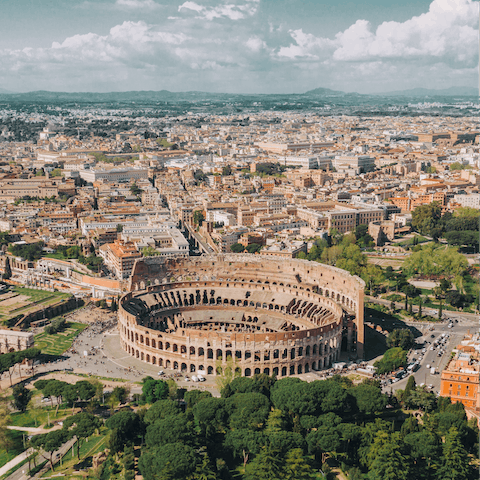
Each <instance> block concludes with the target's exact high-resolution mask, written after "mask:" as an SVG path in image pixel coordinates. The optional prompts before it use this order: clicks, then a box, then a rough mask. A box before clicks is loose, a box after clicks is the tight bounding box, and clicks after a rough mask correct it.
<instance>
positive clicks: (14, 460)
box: [0, 448, 33, 477]
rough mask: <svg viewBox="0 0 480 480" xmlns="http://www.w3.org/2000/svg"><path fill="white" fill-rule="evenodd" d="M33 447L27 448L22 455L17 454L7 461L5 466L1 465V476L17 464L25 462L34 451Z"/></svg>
mask: <svg viewBox="0 0 480 480" xmlns="http://www.w3.org/2000/svg"><path fill="white" fill-rule="evenodd" d="M32 451H33V450H32V449H31V448H29V449H27V450H25V451H24V452H23V453H21V454H20V455H17V456H16V457H15V458H12V460H10V461H9V462H8V463H6V464H5V465H4V466H3V467H0V477H1V476H2V475H5V474H6V473H7V472H8V471H9V470H10V469H12V468H13V467H14V466H15V465H18V464H19V463H21V462H23V461H24V460H25V459H27V458H28V456H29V455H30V454H31V453H32Z"/></svg>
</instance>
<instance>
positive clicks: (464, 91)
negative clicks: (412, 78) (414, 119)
mask: <svg viewBox="0 0 480 480" xmlns="http://www.w3.org/2000/svg"><path fill="white" fill-rule="evenodd" d="M304 95H315V96H331V95H355V96H365V94H361V93H355V92H349V93H346V92H341V91H339V90H331V89H329V88H315V89H314V90H309V91H308V92H305V93H304ZM367 95H370V96H385V97H391V96H404V97H438V96H441V97H444V96H447V97H448V96H478V88H475V87H450V88H445V89H442V90H435V89H432V88H411V89H410V90H395V91H393V92H381V93H372V94H367Z"/></svg>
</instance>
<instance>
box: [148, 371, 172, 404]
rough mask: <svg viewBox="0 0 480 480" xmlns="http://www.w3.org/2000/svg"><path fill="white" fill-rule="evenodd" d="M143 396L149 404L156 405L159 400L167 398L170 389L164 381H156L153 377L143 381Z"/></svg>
mask: <svg viewBox="0 0 480 480" xmlns="http://www.w3.org/2000/svg"><path fill="white" fill-rule="evenodd" d="M142 382H143V386H142V394H143V398H144V399H145V401H146V402H147V403H154V402H156V401H157V400H162V399H164V398H167V396H168V392H169V388H168V384H167V383H166V382H164V381H163V380H155V379H154V378H152V377H145V378H144V379H143V380H142Z"/></svg>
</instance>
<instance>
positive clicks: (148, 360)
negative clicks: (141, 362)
mask: <svg viewBox="0 0 480 480" xmlns="http://www.w3.org/2000/svg"><path fill="white" fill-rule="evenodd" d="M146 360H147V362H148V363H150V355H148V353H147V359H146Z"/></svg>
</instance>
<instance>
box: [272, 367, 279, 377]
mask: <svg viewBox="0 0 480 480" xmlns="http://www.w3.org/2000/svg"><path fill="white" fill-rule="evenodd" d="M272 373H273V375H275V376H277V375H278V367H273V370H272Z"/></svg>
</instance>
